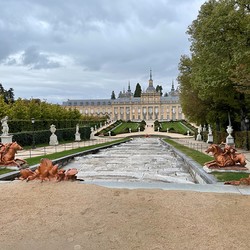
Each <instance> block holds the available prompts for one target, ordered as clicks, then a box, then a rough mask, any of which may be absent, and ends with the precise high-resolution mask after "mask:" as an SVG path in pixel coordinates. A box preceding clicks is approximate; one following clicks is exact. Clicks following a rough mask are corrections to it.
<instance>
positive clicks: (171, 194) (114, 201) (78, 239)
mask: <svg viewBox="0 0 250 250" xmlns="http://www.w3.org/2000/svg"><path fill="white" fill-rule="evenodd" d="M0 190H1V195H0V206H1V209H0V249H3V250H9V249H11V250H12V249H15V250H19V249H20V250H22V249H25V250H27V249H34V250H36V249H46V250H50V249H53V250H54V249H67V250H70V249H73V250H79V249H86V250H92V249H93V250H96V249H97V250H103V249H104V250H106V249H107V250H111V249H119V250H123V249H124V250H125V249H126V250H130V249H137V250H138V249H143V250H148V249H150V250H160V249H164V250H166V249H213V250H214V249H216V250H217V249H250V223H249V221H250V196H244V195H234V194H214V193H199V192H190V191H187V192H184V191H163V190H128V189H109V188H104V187H99V186H95V185H86V184H80V183H79V182H60V183H53V182H44V183H40V182H39V181H31V182H29V183H26V182H22V181H14V182H11V183H4V184H0Z"/></svg>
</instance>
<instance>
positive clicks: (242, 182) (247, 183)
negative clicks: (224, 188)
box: [224, 175, 250, 186]
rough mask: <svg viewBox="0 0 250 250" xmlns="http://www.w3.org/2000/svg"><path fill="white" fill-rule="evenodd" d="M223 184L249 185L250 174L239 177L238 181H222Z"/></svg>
mask: <svg viewBox="0 0 250 250" xmlns="http://www.w3.org/2000/svg"><path fill="white" fill-rule="evenodd" d="M224 184H225V185H235V186H239V185H250V175H249V176H248V177H247V178H241V179H240V180H239V181H235V180H234V181H226V182H224Z"/></svg>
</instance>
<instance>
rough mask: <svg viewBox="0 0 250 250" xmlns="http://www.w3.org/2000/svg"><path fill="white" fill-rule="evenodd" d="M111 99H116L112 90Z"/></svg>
mask: <svg viewBox="0 0 250 250" xmlns="http://www.w3.org/2000/svg"><path fill="white" fill-rule="evenodd" d="M111 99H112V100H114V99H116V97H115V91H114V90H113V91H112V93H111Z"/></svg>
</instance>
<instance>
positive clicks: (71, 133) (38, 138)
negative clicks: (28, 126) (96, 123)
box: [13, 127, 91, 146]
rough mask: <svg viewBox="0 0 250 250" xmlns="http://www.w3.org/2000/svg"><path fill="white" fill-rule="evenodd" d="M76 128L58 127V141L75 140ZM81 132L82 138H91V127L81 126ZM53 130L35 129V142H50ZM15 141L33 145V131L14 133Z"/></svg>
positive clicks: (22, 144) (24, 144)
mask: <svg viewBox="0 0 250 250" xmlns="http://www.w3.org/2000/svg"><path fill="white" fill-rule="evenodd" d="M75 133H76V129H75V128H65V129H57V130H56V132H55V134H56V136H57V139H58V142H59V143H60V142H64V141H74V140H75ZM79 133H80V134H81V139H82V140H88V139H89V138H90V133H91V130H90V127H79ZM50 136H51V132H50V131H49V130H40V131H34V140H35V144H44V143H49V140H50ZM13 141H16V142H18V144H20V145H21V146H31V145H32V143H33V132H32V131H27V132H19V133H13Z"/></svg>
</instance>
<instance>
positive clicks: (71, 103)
mask: <svg viewBox="0 0 250 250" xmlns="http://www.w3.org/2000/svg"><path fill="white" fill-rule="evenodd" d="M62 105H63V106H65V107H66V108H76V109H78V110H79V111H80V113H81V114H84V115H93V116H106V115H107V116H108V117H109V118H110V119H111V120H119V119H121V120H132V121H138V120H145V121H147V120H162V121H163V120H166V121H170V120H173V121H175V120H182V119H185V117H184V114H183V113H182V108H181V105H180V102H179V91H178V90H177V89H174V84H173V83H172V89H171V91H170V92H169V93H168V95H167V96H161V94H160V93H159V92H157V91H156V89H155V87H154V85H153V79H152V71H151V70H150V78H149V81H148V87H147V89H146V91H144V92H142V93H141V97H134V96H133V93H132V92H131V89H130V83H129V84H128V90H127V91H126V92H125V90H124V91H123V92H120V94H119V96H118V98H117V99H85V100H68V101H66V102H63V104H62Z"/></svg>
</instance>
